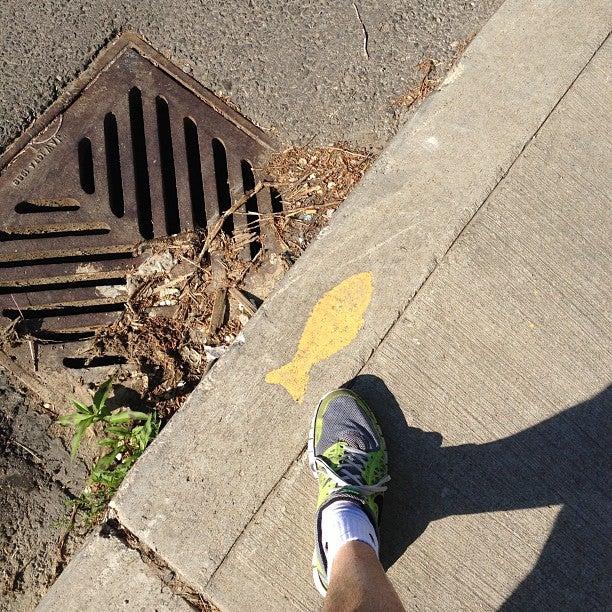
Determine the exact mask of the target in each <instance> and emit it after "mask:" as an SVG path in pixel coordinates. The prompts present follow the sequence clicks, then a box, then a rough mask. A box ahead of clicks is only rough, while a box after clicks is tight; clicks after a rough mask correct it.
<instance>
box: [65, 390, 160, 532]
mask: <svg viewBox="0 0 612 612" xmlns="http://www.w3.org/2000/svg"><path fill="white" fill-rule="evenodd" d="M112 386H113V385H112V379H109V380H107V381H106V382H105V383H103V384H102V385H100V387H99V388H98V390H97V391H96V393H95V394H94V396H93V400H92V403H91V404H90V405H85V404H83V403H81V402H77V401H74V400H73V401H72V405H73V406H74V408H75V412H71V413H69V414H66V415H63V416H61V417H60V418H59V419H58V422H59V423H60V424H61V425H64V426H65V427H74V429H75V431H74V434H73V436H72V442H71V454H72V456H73V457H75V456H76V454H77V453H78V450H79V446H80V444H81V440H82V439H83V436H84V435H85V433H86V432H87V430H88V429H90V428H92V427H93V426H94V425H95V424H96V423H100V424H101V429H102V435H103V437H102V439H100V440H98V444H99V445H100V446H102V447H103V448H104V449H105V453H104V454H103V455H102V457H100V458H99V459H98V461H97V462H96V464H95V465H94V466H93V468H92V470H91V473H90V475H89V484H88V486H87V487H86V489H85V490H84V491H83V493H81V495H80V496H79V497H77V498H76V499H74V500H72V501H71V505H72V508H73V516H74V514H75V513H78V514H80V515H81V516H82V517H83V518H84V522H85V524H86V525H87V526H89V525H92V524H93V523H95V522H96V520H97V519H98V518H99V516H100V515H101V514H102V513H103V512H104V510H105V509H106V506H107V505H108V502H109V501H110V499H111V497H112V496H113V495H114V494H115V491H117V489H118V488H119V485H120V484H121V482H122V481H123V479H124V478H125V476H126V474H127V473H128V472H129V470H130V468H131V467H132V465H134V463H135V462H136V460H137V459H138V457H140V455H142V453H143V452H144V450H145V449H146V448H147V446H148V445H149V444H150V443H151V441H152V440H153V439H154V438H155V436H156V435H157V433H158V431H159V420H158V418H157V414H156V412H155V411H154V412H151V413H148V414H147V413H145V412H137V411H134V410H121V409H116V410H114V411H112V410H111V409H110V408H109V407H108V406H107V405H106V400H107V399H108V397H109V395H110V393H111V391H112Z"/></svg>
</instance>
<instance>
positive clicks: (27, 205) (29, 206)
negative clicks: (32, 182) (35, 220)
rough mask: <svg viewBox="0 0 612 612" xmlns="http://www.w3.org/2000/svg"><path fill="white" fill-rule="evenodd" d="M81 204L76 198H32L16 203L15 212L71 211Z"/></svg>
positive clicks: (77, 208)
mask: <svg viewBox="0 0 612 612" xmlns="http://www.w3.org/2000/svg"><path fill="white" fill-rule="evenodd" d="M80 207H81V206H80V204H79V201H78V200H75V199H74V198H63V199H58V200H46V199H42V198H41V199H32V200H24V201H23V202H19V204H16V205H15V212H17V213H19V214H29V213H45V212H70V211H74V210H79V208H80Z"/></svg>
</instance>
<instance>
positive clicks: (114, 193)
mask: <svg viewBox="0 0 612 612" xmlns="http://www.w3.org/2000/svg"><path fill="white" fill-rule="evenodd" d="M104 149H105V152H106V181H107V183H108V203H109V206H110V209H111V211H112V213H113V215H115V217H118V218H119V219H120V218H121V217H123V215H124V214H125V201H124V199H123V178H122V176H121V153H120V151H119V132H118V128H117V117H115V115H114V114H113V113H106V115H105V116H104Z"/></svg>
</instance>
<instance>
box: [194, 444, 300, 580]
mask: <svg viewBox="0 0 612 612" xmlns="http://www.w3.org/2000/svg"><path fill="white" fill-rule="evenodd" d="M306 447H307V444H304V446H303V447H302V450H300V452H299V453H297V455H296V456H295V458H294V459H293V461H291V463H289V465H288V466H287V469H286V470H285V471H284V472H283V474H282V476H281V477H280V478H279V479H278V480H277V481H276V483H275V484H274V486H273V487H272V488H271V489H270V490H269V491H268V494H267V495H266V496H265V497H264V498H263V500H262V502H261V503H260V504H259V506H257V508H256V509H255V511H254V512H253V514H252V515H251V518H250V519H249V520H248V521H247V523H246V524H245V526H244V527H243V528H242V529H241V531H240V533H239V534H238V535H237V536H236V539H235V540H234V541H233V542H232V545H231V546H230V547H229V548H228V549H227V552H226V553H225V554H224V555H223V558H222V559H221V561H219V563H218V564H217V567H215V569H214V571H213V572H212V574H211V575H210V578H209V579H208V581H207V582H206V586H208V585H209V584H211V583H212V581H213V580H214V578H215V576H216V575H217V572H218V571H219V569H220V567H221V566H222V565H223V563H224V562H225V560H226V559H227V558H228V557H229V555H230V553H231V552H232V550H234V548H235V547H236V545H237V544H238V541H239V540H240V538H242V536H243V534H244V532H245V531H246V530H247V529H248V528H249V525H250V524H251V523H252V522H253V519H254V518H255V517H256V516H257V515H258V514H259V511H260V510H261V509H262V508H263V507H264V505H265V504H266V502H267V501H268V499H270V497H272V495H273V494H274V493H276V491H277V490H278V489H279V488H280V486H281V483H282V482H283V480H284V479H285V477H286V476H287V474H288V473H289V472H290V471H291V470H292V469H293V468H294V467H295V466H296V465H297V464H298V463H299V461H300V459H301V458H302V457H303V456H304V453H305V452H306Z"/></svg>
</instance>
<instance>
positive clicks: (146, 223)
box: [129, 87, 153, 238]
mask: <svg viewBox="0 0 612 612" xmlns="http://www.w3.org/2000/svg"><path fill="white" fill-rule="evenodd" d="M129 105H130V127H131V131H132V157H133V162H134V182H135V189H136V211H137V214H138V228H139V229H140V234H141V236H142V237H143V238H153V218H152V216H151V187H150V184H149V164H148V163H147V140H146V136H145V127H144V115H143V111H142V93H141V92H140V89H138V87H132V89H130V93H129Z"/></svg>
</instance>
